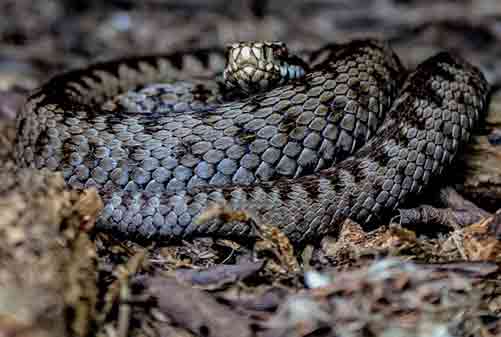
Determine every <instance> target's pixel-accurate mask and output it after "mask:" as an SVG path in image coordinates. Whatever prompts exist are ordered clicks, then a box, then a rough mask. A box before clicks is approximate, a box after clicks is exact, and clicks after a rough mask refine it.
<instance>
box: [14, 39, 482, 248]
mask: <svg viewBox="0 0 501 337" xmlns="http://www.w3.org/2000/svg"><path fill="white" fill-rule="evenodd" d="M149 60H150V61H149V62H146V60H142V61H141V62H142V63H143V69H146V67H144V65H145V64H150V67H153V68H150V70H152V71H149V72H146V71H139V72H138V71H136V72H132V70H131V69H132V68H131V64H134V63H136V64H137V61H129V62H128V63H127V62H125V63H119V62H116V63H109V64H104V65H101V66H95V67H94V68H88V69H86V70H83V71H80V72H78V71H77V72H73V73H69V74H67V75H62V76H60V77H56V78H55V79H53V80H52V81H49V82H48V83H47V84H46V85H45V86H43V87H42V88H41V89H40V90H39V91H38V92H37V93H35V94H34V95H32V96H31V97H30V99H29V100H28V102H27V104H26V105H25V107H24V109H23V111H22V113H21V114H20V117H19V119H18V139H17V147H16V149H17V158H18V162H19V165H21V166H34V167H37V168H41V167H49V168H51V169H54V170H62V171H63V173H64V175H65V178H66V179H67V180H68V182H69V183H71V184H73V185H75V186H89V185H94V186H97V187H98V188H99V189H100V191H101V193H102V195H103V197H104V199H105V202H106V207H105V210H104V211H103V214H102V216H101V221H100V224H101V227H102V228H106V229H112V230H115V231H118V232H120V233H122V234H126V235H129V236H141V237H148V238H154V239H163V238H171V237H175V238H184V237H189V236H194V235H215V236H230V235H231V236H240V237H242V236H243V237H245V236H246V235H250V234H251V228H250V226H249V225H248V224H247V223H238V222H237V223H235V222H234V221H233V222H232V221H230V222H228V221H225V220H228V219H223V218H219V217H215V218H212V219H210V220H208V221H207V222H204V223H199V222H197V221H196V219H197V216H198V215H199V214H200V212H202V211H203V210H205V209H206V208H207V207H208V206H210V205H211V204H213V203H216V204H220V205H225V206H226V207H227V208H228V209H230V210H245V211H247V212H248V213H249V214H251V215H252V217H253V219H254V220H255V221H258V222H266V223H271V224H274V225H277V226H279V227H280V228H281V229H282V230H283V231H284V232H285V234H287V235H288V236H289V237H290V239H292V240H293V241H294V242H302V241H305V240H311V239H314V238H318V237H320V236H322V235H325V234H326V233H329V232H334V231H336V230H338V229H339V226H340V224H341V223H342V222H343V221H344V220H345V219H346V218H347V217H350V218H352V219H354V220H356V221H358V222H360V223H361V224H364V225H370V224H378V221H379V220H380V219H381V218H382V217H384V216H385V215H387V214H388V213H389V211H391V210H393V209H394V208H395V207H397V206H398V205H399V204H401V203H402V202H404V201H405V200H406V199H407V198H408V197H409V196H411V195H414V194H416V193H418V192H420V191H421V190H422V189H423V188H424V187H425V186H426V185H427V184H428V183H429V181H430V179H432V178H434V177H435V176H437V175H439V174H440V173H441V172H442V171H443V169H444V168H445V167H446V166H447V165H448V164H449V163H450V162H451V161H452V160H453V159H454V157H455V155H456V153H457V152H458V151H459V150H460V147H461V145H462V144H464V142H466V141H467V140H468V138H469V135H470V132H471V130H472V128H473V127H474V125H475V123H476V122H477V121H478V119H479V116H480V114H481V112H482V111H483V109H484V108H485V106H486V96H487V91H488V85H487V83H486V81H485V79H484V78H483V76H482V74H481V73H480V72H479V71H478V70H477V69H476V68H474V67H472V66H471V65H469V64H467V63H466V62H464V61H462V60H460V59H458V58H455V57H452V56H450V55H448V54H445V53H442V54H439V55H437V56H435V57H433V58H431V59H429V60H427V61H425V62H424V63H423V64H421V65H420V66H419V67H418V69H417V70H416V71H415V72H414V73H413V74H411V75H410V76H409V78H408V79H407V80H406V82H405V83H404V85H403V86H402V89H401V91H400V93H399V96H398V99H397V100H396V101H395V102H393V100H394V97H395V95H396V90H397V88H398V87H399V86H400V85H399V84H400V83H399V75H401V74H402V73H403V69H402V68H401V66H400V63H399V62H398V59H397V57H396V56H395V55H394V54H392V52H391V51H390V50H388V49H387V48H385V47H383V46H381V45H380V44H378V43H375V42H372V41H362V42H360V41H359V42H353V43H351V44H348V45H344V46H338V47H337V48H335V49H334V50H333V52H332V53H331V54H330V55H329V56H328V57H327V60H326V61H325V62H323V63H321V64H320V65H318V66H316V67H315V68H314V69H313V70H312V71H311V72H309V73H307V74H306V76H305V78H304V79H301V80H299V81H298V82H294V83H291V84H289V85H286V86H279V87H277V88H275V89H273V90H270V91H269V92H266V93H264V94H261V95H256V96H251V97H250V98H249V99H247V100H243V101H239V102H231V103H227V104H224V105H221V106H219V107H214V108H213V109H212V108H211V109H210V110H208V111H206V112H192V113H184V114H181V113H178V112H171V113H166V114H163V115H158V114H147V113H140V114H132V113H127V114H117V113H110V112H105V111H100V110H99V109H98V108H97V105H98V104H101V103H103V102H104V101H106V100H107V99H108V98H109V97H111V96H113V95H115V94H116V93H117V92H119V91H125V90H127V89H128V88H131V87H134V86H136V85H137V84H142V83H147V82H151V81H155V80H157V79H158V78H165V76H166V75H167V73H168V72H169V70H171V71H172V67H167V66H165V67H163V71H157V72H155V71H153V69H157V70H158V68H159V67H158V66H155V64H158V62H157V59H154V58H150V59H149ZM163 60H166V61H165V62H164V64H167V62H168V60H169V58H163ZM119 64H122V65H121V66H119ZM120 67H122V71H121V72H120V71H119V72H117V71H113V69H118V68H120ZM136 68H137V67H136ZM169 68H170V69H169ZM96 69H99V70H101V74H104V75H105V76H104V77H103V80H102V82H99V81H97V80H96V78H92V75H93V74H95V73H96ZM141 74H143V75H144V74H149V76H142V75H141ZM85 76H87V77H88V79H87V85H83V84H82V83H83V82H85V80H83V77H85ZM94 77H95V76H94ZM86 87H88V88H86ZM64 93H66V94H64ZM91 103H92V104H93V105H91ZM390 107H391V108H390ZM386 111H389V112H388V113H387V115H386V116H385V112H386ZM383 121H384V122H383ZM382 122H383V124H382V125H381V123H382ZM380 125H381V126H380ZM378 127H379V129H378ZM376 131H377V132H376ZM373 134H374V137H372V138H371V136H372V135H373ZM370 138H371V140H369V141H368V142H367V140H368V139H370ZM364 143H366V144H365V145H364V146H363V147H362V148H360V149H359V150H358V151H357V152H356V153H355V155H354V156H353V157H350V158H348V159H345V160H344V161H341V160H342V159H344V158H345V157H346V156H348V155H350V154H351V153H352V152H353V151H356V150H357V149H358V148H359V147H360V146H362V145H363V144H364ZM210 185H223V187H215V186H210Z"/></svg>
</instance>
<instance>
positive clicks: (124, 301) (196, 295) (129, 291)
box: [0, 0, 501, 337]
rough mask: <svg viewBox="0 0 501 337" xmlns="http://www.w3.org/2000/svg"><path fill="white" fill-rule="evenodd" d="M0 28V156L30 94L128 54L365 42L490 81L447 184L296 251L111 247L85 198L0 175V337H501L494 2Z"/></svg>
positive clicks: (153, 11) (359, 0)
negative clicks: (482, 115) (484, 105)
mask: <svg viewBox="0 0 501 337" xmlns="http://www.w3.org/2000/svg"><path fill="white" fill-rule="evenodd" d="M0 18H1V19H0V117H1V118H2V123H1V125H0V126H1V127H0V157H2V158H6V157H7V156H8V152H9V148H8V146H9V145H8V144H10V141H11V140H12V139H13V137H14V136H15V131H14V126H13V120H14V118H15V115H16V111H17V110H18V109H19V108H20V106H21V105H22V104H23V101H24V99H25V97H26V95H27V94H28V93H29V92H30V91H31V90H33V89H35V88H37V87H38V86H39V85H40V84H42V83H43V82H44V81H46V80H47V79H48V78H50V76H52V75H53V74H56V73H59V72H62V71H64V70H68V69H71V68H75V67H82V66H85V65H87V64H89V63H92V62H95V61H98V60H107V59H113V58H120V57H124V56H127V55H131V54H134V55H137V54H153V53H157V52H166V51H172V50H180V49H186V48H197V47H207V46H222V45H225V44H227V43H230V42H234V41H238V40H282V41H285V42H286V43H287V44H288V46H289V48H291V49H292V50H296V51H303V50H311V49H314V48H318V47H321V46H322V45H324V44H326V43H329V42H345V41H348V40H351V39H357V38H367V37H374V38H380V39H385V40H388V41H389V42H390V43H391V45H392V47H393V48H394V49H395V50H396V52H397V54H399V56H400V57H401V59H402V60H403V63H404V64H405V65H406V66H407V67H408V68H409V69H412V68H413V67H414V66H415V65H416V64H417V63H419V62H421V61H422V60H424V59H425V58H427V57H429V56H431V55H432V54H434V53H436V52H438V51H441V50H448V51H450V52H452V53H458V54H461V55H463V56H464V57H465V58H466V59H468V60H469V61H470V62H472V63H473V64H475V65H477V66H479V67H480V68H481V69H482V71H483V72H484V73H485V75H486V78H487V79H488V81H489V82H490V83H491V85H492V87H493V91H492V95H491V104H490V108H489V112H488V115H487V116H486V122H485V125H483V126H482V129H481V130H479V133H478V135H477V136H476V137H475V139H474V140H473V142H472V145H471V146H470V148H469V151H468V153H467V154H465V155H463V157H462V158H461V159H460V160H459V162H458V168H459V169H458V170H455V172H454V174H452V175H451V177H449V179H448V180H447V184H444V186H441V188H439V187H438V186H437V189H435V190H434V191H430V192H429V193H427V194H426V195H425V196H424V197H423V198H422V199H419V200H416V201H415V202H414V203H413V204H410V205H408V209H406V210H403V211H401V213H400V217H398V218H395V219H393V221H391V223H390V224H386V226H382V227H381V228H379V229H377V230H375V231H373V232H370V233H367V232H364V231H363V230H362V229H361V228H360V226H358V225H357V224H356V223H353V222H350V221H347V222H346V223H345V225H344V228H343V230H342V231H341V233H340V234H339V236H337V237H326V238H324V239H323V240H322V241H321V242H316V243H313V244H310V245H306V246H304V247H292V246H291V245H290V243H289V242H288V241H287V240H286V239H285V238H284V237H282V236H281V235H280V234H281V233H278V232H273V231H271V234H270V233H269V235H263V237H262V238H261V239H260V240H259V241H257V242H251V243H248V242H247V243H241V242H233V241H229V240H221V239H213V238H201V239H196V240H193V241H189V242H182V243H176V244H168V245H166V244H165V243H162V242H153V243H148V244H144V243H142V244H139V243H136V242H130V241H126V240H121V239H120V238H117V237H115V236H113V235H112V234H110V233H106V234H105V233H99V232H95V231H93V230H92V228H91V227H92V222H93V220H94V219H95V217H96V214H97V213H96V210H97V209H98V208H99V206H100V204H99V202H100V201H99V197H98V196H97V195H95V194H93V192H92V191H91V192H89V191H86V192H85V193H83V194H82V193H77V192H75V191H69V190H68V189H67V188H66V187H65V186H64V183H63V182H62V181H61V180H60V177H57V176H53V175H51V174H48V173H44V174H45V175H43V176H41V177H35V178H33V177H31V176H29V177H27V178H20V179H19V180H17V178H16V179H14V180H13V182H12V183H6V182H7V181H8V180H9V179H11V178H10V176H9V175H8V174H0V181H2V182H4V183H3V186H2V187H0V247H1V248H0V336H59V335H60V336H70V335H77V336H86V335H92V336H109V337H114V336H117V337H125V336H270V337H271V336H496V335H501V321H500V317H501V316H500V313H501V297H500V294H501V291H500V288H499V286H498V285H499V283H500V280H501V278H500V277H501V276H500V275H501V274H500V272H501V271H500V269H499V262H501V255H500V252H501V245H500V242H499V240H498V239H499V235H500V234H499V233H501V215H500V214H499V213H498V212H497V210H498V209H499V208H500V203H499V201H500V200H501V172H500V170H501V147H500V144H501V92H500V91H498V88H499V87H500V85H501V2H499V1H496V0H482V1H475V0H471V1H467V0H461V1H445V0H434V1H431V0H422V1H419V0H414V1H413V0H380V1H377V0H351V1H350V0H337V1H336V0H331V1H328V0H324V1H322V0H318V1H315V0H310V1H299V0H289V1H266V0H254V1H251V0H236V1H222V0H212V1H202V0H185V1H174V0H143V1H134V0H113V1H107V2H104V1H96V0H92V1H69V0H67V1H63V0H46V1H30V0H1V1H0ZM0 167H6V166H5V165H0ZM6 170H7V169H6ZM0 173H1V172H0ZM46 186H50V188H46ZM25 190H28V191H30V192H29V193H25V192H24V191H25ZM11 191H22V192H23V193H18V194H16V193H11ZM30 195H36V198H32V197H31V196H30ZM429 205H431V206H429ZM34 223H37V224H42V226H34V225H33V224H34ZM13 224H14V225H13ZM416 224H419V226H417V225H416ZM75 229H77V230H75ZM265 233H268V232H266V231H265Z"/></svg>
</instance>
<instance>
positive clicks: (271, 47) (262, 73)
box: [223, 42, 307, 94]
mask: <svg viewBox="0 0 501 337" xmlns="http://www.w3.org/2000/svg"><path fill="white" fill-rule="evenodd" d="M306 68H307V65H306V63H305V62H304V61H303V60H301V59H300V58H299V57H297V56H295V55H291V54H290V53H289V50H288V48H287V46H286V45H285V43H283V42H237V43H233V44H231V45H229V46H227V48H226V67H225V69H224V73H223V76H224V80H225V84H226V86H227V87H228V88H229V89H237V90H240V91H242V92H244V93H247V94H254V93H258V92H263V91H267V90H270V89H271V88H274V87H276V86H278V85H281V84H284V83H286V82H288V81H290V80H295V79H299V78H302V77H303V76H304V75H305V73H306Z"/></svg>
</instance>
